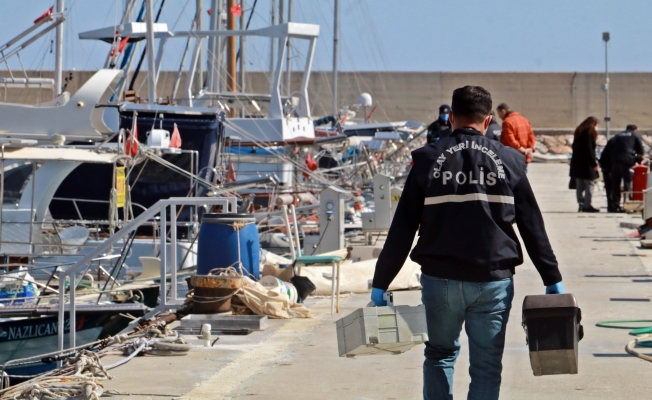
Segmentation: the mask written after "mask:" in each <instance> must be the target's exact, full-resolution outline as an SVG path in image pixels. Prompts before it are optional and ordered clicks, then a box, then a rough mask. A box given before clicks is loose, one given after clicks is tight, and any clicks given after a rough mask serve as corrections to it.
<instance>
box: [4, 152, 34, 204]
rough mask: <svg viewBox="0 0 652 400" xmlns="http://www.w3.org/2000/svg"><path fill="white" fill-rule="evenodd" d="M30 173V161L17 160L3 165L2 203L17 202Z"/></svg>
mask: <svg viewBox="0 0 652 400" xmlns="http://www.w3.org/2000/svg"><path fill="white" fill-rule="evenodd" d="M31 174H32V163H31V162H19V163H13V164H10V165H7V166H5V178H4V191H3V204H16V203H18V201H19V200H20V197H21V195H22V193H23V190H24V189H25V186H26V184H27V180H28V178H29V177H30V175H31Z"/></svg>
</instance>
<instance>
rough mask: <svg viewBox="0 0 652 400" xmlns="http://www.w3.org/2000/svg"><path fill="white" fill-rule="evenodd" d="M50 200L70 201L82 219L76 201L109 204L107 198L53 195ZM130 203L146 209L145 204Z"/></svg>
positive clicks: (82, 218)
mask: <svg viewBox="0 0 652 400" xmlns="http://www.w3.org/2000/svg"><path fill="white" fill-rule="evenodd" d="M52 200H53V201H54V200H56V201H69V202H71V203H72V204H73V206H74V207H75V211H76V212H77V216H78V217H79V219H80V220H84V217H82V214H81V211H80V210H79V207H78V206H77V203H97V204H108V205H110V204H111V201H109V200H95V199H76V198H64V197H53V198H52ZM131 205H132V206H134V207H137V208H140V209H142V210H143V211H146V210H147V207H145V206H143V205H141V204H138V203H134V202H131ZM107 223H108V221H107Z"/></svg>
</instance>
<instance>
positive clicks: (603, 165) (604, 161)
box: [600, 136, 616, 172]
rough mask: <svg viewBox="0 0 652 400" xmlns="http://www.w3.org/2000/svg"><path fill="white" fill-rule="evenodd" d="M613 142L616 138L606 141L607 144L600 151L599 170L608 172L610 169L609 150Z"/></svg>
mask: <svg viewBox="0 0 652 400" xmlns="http://www.w3.org/2000/svg"><path fill="white" fill-rule="evenodd" d="M614 140H616V136H614V137H612V138H611V139H609V140H607V144H606V145H605V146H604V149H602V153H600V169H601V170H602V171H606V172H608V171H609V170H610V169H611V150H612V148H613V146H614Z"/></svg>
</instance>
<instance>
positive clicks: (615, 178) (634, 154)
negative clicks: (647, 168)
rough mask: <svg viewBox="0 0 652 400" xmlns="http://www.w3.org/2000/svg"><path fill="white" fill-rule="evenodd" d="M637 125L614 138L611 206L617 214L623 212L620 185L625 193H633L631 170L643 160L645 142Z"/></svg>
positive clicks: (611, 155) (611, 150)
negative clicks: (621, 184) (638, 131)
mask: <svg viewBox="0 0 652 400" xmlns="http://www.w3.org/2000/svg"><path fill="white" fill-rule="evenodd" d="M637 130H638V127H637V126H636V125H627V127H626V128H625V131H624V132H621V133H619V134H617V135H616V136H614V138H613V139H614V140H613V143H612V146H611V148H610V149H609V156H610V159H611V167H610V170H609V175H610V179H611V196H612V197H611V202H610V203H611V205H612V207H615V208H616V209H615V210H614V211H616V212H623V209H622V208H621V207H620V204H621V201H622V199H621V193H620V183H621V182H623V187H624V189H625V192H631V191H632V172H631V171H630V169H631V168H632V167H633V166H634V164H636V163H637V162H638V161H641V160H642V158H643V141H642V140H641V138H640V137H639V136H638V133H636V131H637Z"/></svg>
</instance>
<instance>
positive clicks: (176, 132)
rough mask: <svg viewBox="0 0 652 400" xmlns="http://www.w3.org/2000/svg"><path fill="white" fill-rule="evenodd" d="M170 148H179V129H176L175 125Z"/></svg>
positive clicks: (175, 125)
mask: <svg viewBox="0 0 652 400" xmlns="http://www.w3.org/2000/svg"><path fill="white" fill-rule="evenodd" d="M170 148H172V149H180V148H181V134H179V128H177V124H174V130H173V131H172V137H171V138H170Z"/></svg>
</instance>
